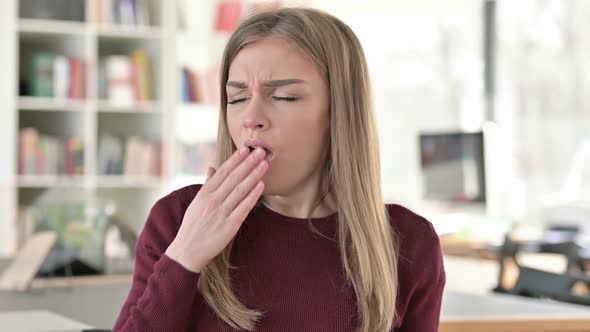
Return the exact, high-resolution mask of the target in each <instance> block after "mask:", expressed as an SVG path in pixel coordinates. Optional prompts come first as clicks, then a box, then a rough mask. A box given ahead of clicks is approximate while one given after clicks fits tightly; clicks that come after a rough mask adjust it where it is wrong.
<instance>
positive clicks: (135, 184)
mask: <svg viewBox="0 0 590 332" xmlns="http://www.w3.org/2000/svg"><path fill="white" fill-rule="evenodd" d="M163 183H164V181H163V179H162V178H161V177H156V176H130V175H99V176H97V177H96V186H97V187H98V188H152V187H154V188H158V187H160V186H162V185H163Z"/></svg>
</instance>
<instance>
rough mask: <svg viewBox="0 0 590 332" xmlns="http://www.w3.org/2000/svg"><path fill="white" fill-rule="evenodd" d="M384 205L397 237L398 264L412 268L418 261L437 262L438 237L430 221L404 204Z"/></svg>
mask: <svg viewBox="0 0 590 332" xmlns="http://www.w3.org/2000/svg"><path fill="white" fill-rule="evenodd" d="M386 207H387V211H388V213H389V217H390V222H391V226H392V228H393V230H394V232H395V235H396V237H397V239H398V248H399V251H398V252H399V255H400V259H399V264H400V266H402V267H405V268H407V269H410V270H413V269H416V268H418V266H417V265H420V263H421V264H436V263H438V262H437V261H438V260H439V259H441V248H440V239H439V237H438V234H437V233H436V231H435V229H434V227H433V226H432V223H431V222H430V221H428V220H427V219H426V218H424V217H423V216H421V215H419V214H417V213H416V212H414V211H412V210H410V209H408V208H406V207H404V206H401V205H398V204H386Z"/></svg>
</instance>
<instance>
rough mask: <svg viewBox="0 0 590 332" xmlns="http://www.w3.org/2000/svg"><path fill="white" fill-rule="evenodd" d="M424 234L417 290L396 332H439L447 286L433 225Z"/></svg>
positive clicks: (417, 271)
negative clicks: (443, 298) (444, 291)
mask: <svg viewBox="0 0 590 332" xmlns="http://www.w3.org/2000/svg"><path fill="white" fill-rule="evenodd" d="M422 232H423V234H421V235H422V236H421V241H420V243H419V244H418V247H419V248H420V251H419V254H418V255H417V256H416V262H417V263H418V264H416V270H415V271H414V272H415V275H416V278H415V281H416V284H415V288H414V290H413V292H412V295H411V297H410V300H409V303H408V307H407V311H406V313H405V315H404V317H403V322H402V324H401V326H400V328H399V329H398V330H395V331H396V332H413V331H420V332H437V331H438V327H439V321H440V311H441V305H442V295H443V290H444V286H445V282H446V276H445V270H444V265H443V256H442V250H441V247H440V240H439V238H438V235H437V234H436V231H435V230H434V227H433V226H432V224H430V223H428V224H427V227H424V229H423V230H422Z"/></svg>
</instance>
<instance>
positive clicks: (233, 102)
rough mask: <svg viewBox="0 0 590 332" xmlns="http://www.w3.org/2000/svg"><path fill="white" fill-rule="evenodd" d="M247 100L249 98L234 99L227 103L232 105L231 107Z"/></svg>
mask: <svg viewBox="0 0 590 332" xmlns="http://www.w3.org/2000/svg"><path fill="white" fill-rule="evenodd" d="M246 99H248V98H239V99H234V100H228V101H227V103H228V104H230V105H233V104H237V103H240V102H243V101H244V100H246Z"/></svg>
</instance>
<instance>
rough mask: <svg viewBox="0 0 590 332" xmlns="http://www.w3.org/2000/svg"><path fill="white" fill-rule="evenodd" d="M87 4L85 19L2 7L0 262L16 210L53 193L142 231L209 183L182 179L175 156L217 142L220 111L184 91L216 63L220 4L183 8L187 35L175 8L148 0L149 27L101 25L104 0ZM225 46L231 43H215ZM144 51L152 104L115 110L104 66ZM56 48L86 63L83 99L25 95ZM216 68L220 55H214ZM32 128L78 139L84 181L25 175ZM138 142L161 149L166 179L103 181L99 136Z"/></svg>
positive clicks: (10, 248)
mask: <svg viewBox="0 0 590 332" xmlns="http://www.w3.org/2000/svg"><path fill="white" fill-rule="evenodd" d="M79 1H84V2H85V20H84V21H82V22H71V21H56V20H45V19H43V20H41V19H30V18H19V13H18V7H19V6H18V5H19V4H18V0H6V1H2V2H0V22H1V23H0V27H1V28H0V43H2V44H1V46H2V50H3V51H2V52H0V63H2V67H3V68H5V70H4V72H3V73H2V75H0V104H1V105H2V109H1V112H3V113H2V115H1V117H0V156H1V162H0V256H6V255H12V254H13V253H14V252H15V250H16V247H17V228H18V227H17V223H18V222H19V218H18V215H19V207H21V206H27V205H30V204H31V203H32V202H34V201H35V199H36V198H38V197H39V196H41V195H42V194H43V193H46V192H47V191H48V190H52V191H53V192H56V193H58V195H63V196H64V197H78V199H80V200H82V201H85V202H88V203H89V204H88V208H87V209H88V210H89V211H86V214H87V215H88V217H89V218H91V217H92V213H93V211H92V206H93V203H94V202H97V201H99V202H102V201H107V200H112V201H113V202H115V203H116V206H117V209H118V210H119V212H120V214H121V215H122V216H123V217H124V218H126V219H127V220H128V222H129V223H130V224H131V225H132V226H133V227H134V228H135V229H136V230H137V231H139V230H140V229H141V227H142V226H143V222H144V221H145V219H146V217H147V215H148V212H149V209H150V208H151V206H153V204H154V203H155V201H156V200H157V198H158V197H161V196H163V195H165V194H166V193H168V192H170V191H171V190H173V189H176V188H178V187H180V186H184V185H187V184H191V183H199V182H201V181H202V180H203V179H204V176H203V175H202V174H193V175H192V176H186V175H183V176H178V175H179V172H178V167H179V165H178V163H177V162H176V161H177V160H176V159H177V158H176V155H177V153H178V149H179V144H180V143H181V142H185V143H189V144H195V143H198V142H199V141H211V140H215V138H216V132H217V120H218V107H217V106H214V104H210V105H200V104H199V105H185V104H183V103H182V101H181V98H180V94H179V92H178V91H179V89H180V79H179V71H180V67H181V66H182V65H191V66H194V67H197V68H205V67H207V66H210V65H211V63H212V62H213V61H215V58H214V57H213V54H214V53H213V52H212V51H211V48H210V45H211V42H212V38H213V39H215V38H214V37H212V35H213V28H212V27H213V21H212V20H213V18H214V13H215V8H216V1H206V0H198V1H193V0H190V1H184V5H183V7H181V8H183V10H182V11H180V12H184V11H185V10H186V12H188V13H190V15H194V17H193V16H191V17H190V18H187V19H185V21H186V22H187V28H186V29H179V28H178V23H177V22H178V17H177V14H178V11H177V1H183V0H175V1H160V0H146V1H148V2H150V5H151V6H152V7H153V8H154V9H155V10H153V11H152V12H151V13H150V15H151V17H152V19H153V22H151V23H152V24H151V25H150V26H121V25H116V24H103V23H98V22H97V21H96V19H95V18H96V17H97V12H96V10H97V5H98V3H99V0H79ZM217 42H218V43H221V45H222V44H223V42H224V37H221V39H219V40H217ZM135 49H142V50H144V51H145V52H146V53H147V55H148V58H149V61H150V67H151V82H152V89H153V91H152V94H153V96H154V99H153V100H150V101H147V102H141V103H138V104H136V105H133V106H132V107H121V106H117V105H112V104H111V103H110V102H109V101H108V100H107V99H105V96H104V95H102V94H101V93H100V92H99V86H98V79H99V70H98V64H99V62H100V60H101V59H102V58H103V57H105V56H109V55H119V54H129V53H130V52H132V51H133V50H135ZM38 51H50V52H55V53H58V54H62V55H66V56H76V57H80V58H83V59H84V61H85V62H86V63H87V64H88V65H87V68H86V69H87V75H86V81H85V85H86V91H87V98H85V99H83V100H59V99H55V98H41V97H30V96H20V95H19V77H20V75H22V74H23V71H26V70H27V63H26V62H27V59H28V57H29V56H30V54H31V53H33V52H38ZM215 57H217V61H219V59H220V54H215ZM24 127H35V128H37V129H38V130H39V131H40V132H42V133H43V134H48V135H55V136H63V135H77V136H79V137H81V138H82V141H83V145H84V157H83V160H84V166H83V174H82V175H79V176H62V175H42V176H41V175H27V176H23V175H19V173H18V151H19V148H18V146H19V145H18V144H19V142H18V140H19V129H20V128H24ZM105 133H107V134H112V135H139V136H150V137H154V138H157V139H158V140H160V141H161V142H162V144H163V156H162V158H163V159H162V164H161V165H162V167H163V170H162V176H161V177H143V176H140V177H137V176H123V175H120V176H119V175H101V174H99V172H98V160H97V159H98V157H97V156H98V144H99V138H100V137H101V134H105Z"/></svg>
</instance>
